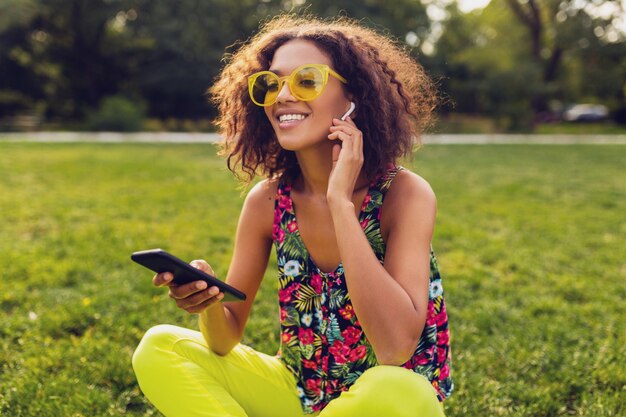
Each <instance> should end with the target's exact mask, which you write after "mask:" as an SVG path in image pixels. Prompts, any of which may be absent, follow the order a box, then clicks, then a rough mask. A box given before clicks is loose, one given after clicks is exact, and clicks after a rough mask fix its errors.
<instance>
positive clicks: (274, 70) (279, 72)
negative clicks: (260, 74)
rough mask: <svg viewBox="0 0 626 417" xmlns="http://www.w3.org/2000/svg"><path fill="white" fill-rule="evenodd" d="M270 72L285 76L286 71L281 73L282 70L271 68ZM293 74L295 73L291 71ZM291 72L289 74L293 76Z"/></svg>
mask: <svg viewBox="0 0 626 417" xmlns="http://www.w3.org/2000/svg"><path fill="white" fill-rule="evenodd" d="M268 71H271V72H273V73H274V74H276V75H285V72H284V71H281V70H280V69H276V68H272V67H269V69H268ZM291 72H293V70H291ZM291 72H289V74H291Z"/></svg>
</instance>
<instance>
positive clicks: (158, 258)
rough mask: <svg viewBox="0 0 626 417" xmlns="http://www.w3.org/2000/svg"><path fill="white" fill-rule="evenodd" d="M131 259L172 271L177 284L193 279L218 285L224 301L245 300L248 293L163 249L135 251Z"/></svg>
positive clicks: (159, 269)
mask: <svg viewBox="0 0 626 417" xmlns="http://www.w3.org/2000/svg"><path fill="white" fill-rule="evenodd" d="M130 259H132V260H133V261H135V262H137V263H138V264H140V265H143V266H145V267H146V268H148V269H150V270H152V271H154V272H157V273H161V272H171V273H172V274H174V280H173V281H174V283H176V284H177V285H181V284H186V283H188V282H193V281H205V282H206V283H207V284H208V285H209V287H211V286H216V287H218V288H219V289H220V291H221V292H223V293H224V298H223V301H243V300H245V299H246V295H245V294H244V293H242V292H241V291H239V290H238V289H236V288H233V287H231V286H230V285H228V284H226V283H225V282H222V281H220V280H219V279H217V278H215V277H214V276H212V275H209V274H207V273H206V272H203V271H201V270H199V269H197V268H194V267H193V266H191V265H189V264H188V263H187V262H185V261H183V260H182V259H179V258H177V257H175V256H174V255H172V254H170V253H168V252H166V251H164V250H163V249H149V250H143V251H138V252H134V253H133V254H132V255H131V256H130Z"/></svg>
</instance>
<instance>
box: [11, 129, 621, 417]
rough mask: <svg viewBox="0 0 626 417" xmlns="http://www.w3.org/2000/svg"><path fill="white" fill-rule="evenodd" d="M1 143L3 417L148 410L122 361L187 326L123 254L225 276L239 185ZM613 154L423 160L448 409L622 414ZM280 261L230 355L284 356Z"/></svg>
mask: <svg viewBox="0 0 626 417" xmlns="http://www.w3.org/2000/svg"><path fill="white" fill-rule="evenodd" d="M1 139H2V138H1V137H0V212H1V213H2V214H3V215H2V217H1V218H0V263H1V264H2V265H3V267H2V273H1V274H2V279H1V280H0V321H1V322H2V326H0V372H1V375H2V377H1V378H0V414H2V415H10V416H15V417H20V416H32V415H37V416H41V417H52V416H61V415H63V416H71V415H89V416H103V415H116V416H117V415H133V416H147V415H156V414H157V413H156V411H155V410H154V409H153V408H152V407H151V406H150V405H149V404H148V403H147V402H146V400H145V399H144V398H143V396H142V395H141V393H140V391H139V389H138V387H137V385H136V382H135V378H134V376H133V373H132V370H131V365H130V358H131V355H132V352H133V350H134V348H135V346H136V345H137V343H138V341H139V339H140V338H141V336H142V334H143V333H144V331H145V330H146V329H148V328H149V327H150V326H152V325H155V324H158V323H164V322H167V323H172V324H177V325H183V326H190V327H192V328H196V322H195V318H194V317H192V316H188V315H187V314H185V313H184V312H182V311H180V310H177V309H176V307H175V305H174V303H172V302H171V300H170V299H168V297H167V295H166V293H165V292H164V291H163V289H159V288H154V287H152V285H151V283H150V273H149V272H148V271H145V270H144V269H142V268H141V267H139V266H137V265H135V264H133V263H132V262H131V261H130V259H129V255H130V253H131V252H132V251H134V250H139V249H146V248H151V247H163V248H165V249H168V250H170V251H171V252H173V253H175V254H177V255H179V256H181V257H182V258H184V259H187V260H191V259H194V258H200V257H204V258H206V259H207V260H208V261H209V262H210V263H211V264H212V266H213V268H214V269H215V270H216V272H217V275H218V276H220V277H223V276H224V275H225V273H226V270H227V267H228V264H229V261H230V253H231V252H230V251H231V250H232V244H233V238H234V230H235V227H236V222H237V215H236V213H238V212H239V210H240V209H241V205H242V202H243V200H242V197H241V195H240V192H239V190H237V183H236V182H235V180H234V179H233V178H232V176H231V175H230V173H228V172H227V171H226V170H225V169H224V162H223V161H221V160H219V159H218V158H217V157H216V156H215V152H216V149H215V148H213V147H212V146H207V145H156V144H155V145H151V144H114V145H112V144H106V145H105V144H102V145H98V144H35V143H7V142H3V141H2V140H1ZM625 153H626V148H625V147H624V146H589V145H587V146H547V145H546V146H517V145H507V146H498V145H495V146H458V145H457V146H425V147H424V148H422V150H421V151H419V152H418V153H417V154H416V155H415V158H414V160H413V161H412V162H407V165H409V166H412V167H413V169H414V170H415V171H416V172H418V173H420V174H421V175H422V176H424V177H425V178H426V179H427V180H429V181H430V183H431V185H432V186H433V188H434V190H435V192H436V193H437V197H438V207H439V209H438V210H439V213H438V221H437V228H436V232H435V237H434V242H433V245H434V249H435V251H436V252H437V255H438V258H439V265H440V269H441V272H442V276H443V279H444V281H445V288H446V301H447V305H448V313H449V316H450V326H451V331H452V349H453V372H454V377H455V383H456V393H455V394H454V395H453V396H452V397H451V398H450V400H449V401H447V402H446V414H447V415H448V416H450V417H455V416H464V417H473V416H476V417H478V416H480V417H482V416H494V417H499V416H503V417H504V416H506V417H509V416H520V417H535V416H565V415H577V416H581V417H583V416H585V417H592V416H593V417H596V416H604V417H609V416H618V415H624V413H625V412H626V409H625V408H624V402H623V398H622V397H623V392H624V388H625V387H626V371H625V370H626V363H625V358H626V350H625V349H626V339H625V336H626V329H625V327H624V326H625V325H624V321H623V317H624V316H625V315H626V311H625V305H624V303H623V300H624V297H626V287H625V285H624V282H626V279H625V278H626V276H625V273H626V270H625V269H624V259H625V258H626V253H625V252H624V248H626V228H625V227H626V225H625V223H624V218H623V213H624V212H625V211H626V182H625V181H626V178H625V177H624V175H623V160H624V158H625V157H626V155H625ZM276 267H277V265H276V260H275V259H272V260H271V262H270V266H269V268H268V273H267V274H266V277H265V280H264V282H263V284H262V286H261V290H260V293H259V295H258V296H257V299H256V301H255V306H254V308H253V311H252V316H251V319H250V322H249V323H248V327H247V331H246V335H245V343H247V344H249V345H251V346H253V347H255V348H257V349H260V350H261V351H264V352H267V353H270V354H273V353H275V352H276V349H277V347H278V344H279V339H278V327H277V323H278V309H277V300H276V288H277V282H276V281H275V280H276V274H275V271H276Z"/></svg>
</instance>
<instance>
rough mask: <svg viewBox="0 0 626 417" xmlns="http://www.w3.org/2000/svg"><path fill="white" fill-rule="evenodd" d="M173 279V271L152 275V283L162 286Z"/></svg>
mask: <svg viewBox="0 0 626 417" xmlns="http://www.w3.org/2000/svg"><path fill="white" fill-rule="evenodd" d="M172 279H174V274H172V273H171V272H162V273H160V274H156V275H155V276H153V277H152V284H154V285H156V286H157V287H162V286H164V285H168V284H169V283H170V282H172Z"/></svg>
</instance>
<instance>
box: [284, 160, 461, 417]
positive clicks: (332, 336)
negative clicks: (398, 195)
mask: <svg viewBox="0 0 626 417" xmlns="http://www.w3.org/2000/svg"><path fill="white" fill-rule="evenodd" d="M401 169H403V168H402V167H392V168H390V169H389V170H388V171H387V172H386V173H385V174H384V175H382V176H381V177H380V178H378V179H377V180H375V181H373V182H372V183H371V184H370V186H369V189H368V192H367V195H366V197H365V199H364V201H363V205H362V207H361V212H360V213H359V222H360V223H361V227H362V229H363V232H364V233H365V235H366V236H367V239H368V240H369V243H370V245H371V247H372V249H373V250H374V253H375V254H376V257H377V258H378V260H379V261H380V263H381V264H383V263H384V258H385V242H384V241H383V239H382V235H381V231H380V209H381V206H382V204H383V199H384V197H385V193H386V192H387V190H388V189H389V187H390V186H391V182H392V181H393V179H394V177H395V175H396V173H397V172H398V171H399V170H401ZM290 192H291V186H290V185H289V184H287V183H285V181H284V180H283V179H281V180H280V181H279V184H278V190H277V195H276V199H275V204H274V207H275V209H274V227H273V233H272V234H273V240H274V244H275V246H276V254H277V260H278V282H279V291H278V298H279V304H280V325H281V344H280V350H279V352H278V357H280V359H281V360H282V361H283V363H284V364H285V365H286V366H287V368H288V369H289V370H290V371H291V372H292V373H293V375H294V376H295V379H296V383H297V391H298V395H299V397H300V401H301V403H302V408H303V411H304V412H305V413H313V412H316V411H320V410H322V409H323V408H324V407H325V406H326V405H327V404H328V402H329V401H331V400H332V399H334V398H336V397H338V396H339V395H340V394H341V393H342V392H343V391H347V390H348V389H349V388H350V386H351V385H352V384H353V383H354V382H355V381H356V380H357V379H358V378H359V376H360V375H361V374H363V372H365V371H366V370H367V369H369V368H371V367H373V366H376V365H377V364H378V363H377V360H376V356H375V354H374V350H373V348H372V346H371V345H370V343H369V341H368V340H367V337H366V336H365V333H364V332H363V329H362V328H361V326H360V324H359V320H358V318H357V316H356V315H355V311H354V309H353V307H352V303H351V301H350V295H349V294H348V290H347V287H346V282H345V278H344V270H343V265H342V264H339V266H338V267H337V268H336V269H335V270H334V271H332V272H330V273H325V272H323V271H321V270H320V269H319V268H318V267H317V265H315V263H314V261H313V259H312V258H311V256H310V254H309V253H308V251H307V249H306V247H305V245H304V242H303V240H302V238H301V236H300V233H299V231H298V224H297V222H296V216H295V211H294V207H293V202H292V200H291V195H290ZM416 215H419V213H416ZM450 360H451V355H450V344H449V332H448V316H447V313H446V307H445V303H444V298H443V287H442V284H441V277H440V275H439V270H438V266H437V260H436V258H435V255H434V253H433V251H432V248H431V252H430V291H429V297H428V312H427V317H426V324H425V326H424V331H423V333H422V336H421V338H420V341H419V344H418V346H417V348H416V350H415V353H414V354H413V356H412V357H411V359H409V360H408V361H407V362H406V363H404V364H403V365H402V366H403V367H405V368H408V369H411V370H413V371H415V372H417V373H419V374H421V375H424V376H425V377H426V378H427V379H428V380H429V381H430V382H431V383H432V385H433V387H434V388H435V390H436V392H437V397H438V398H439V401H443V400H444V399H445V398H447V397H448V396H449V395H450V394H451V392H452V390H453V383H452V378H451V376H450Z"/></svg>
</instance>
